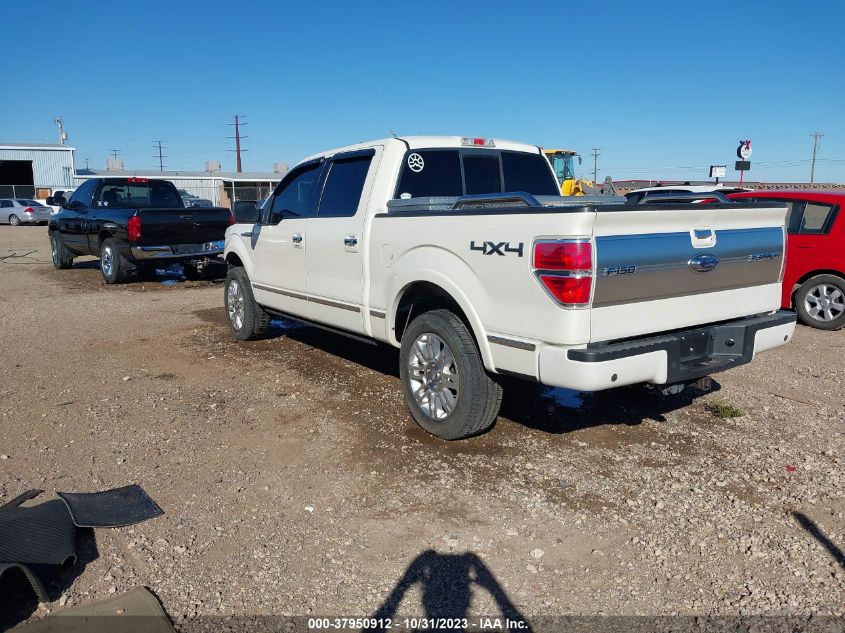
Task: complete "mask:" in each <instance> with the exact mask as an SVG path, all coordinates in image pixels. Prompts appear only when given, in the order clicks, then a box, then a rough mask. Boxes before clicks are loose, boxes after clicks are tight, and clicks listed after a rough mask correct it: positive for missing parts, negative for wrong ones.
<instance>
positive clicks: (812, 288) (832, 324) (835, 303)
mask: <svg viewBox="0 0 845 633" xmlns="http://www.w3.org/2000/svg"><path fill="white" fill-rule="evenodd" d="M793 305H794V306H795V311H796V312H797V313H798V318H799V319H801V322H802V323H803V324H804V325H809V326H810V327H814V328H818V329H820V330H838V329H839V328H841V327H843V326H845V279H842V277H837V276H836V275H816V276H815V277H810V278H809V279H808V280H807V281H805V282H804V283H803V284H801V286H800V287H799V288H798V290H797V291H796V292H795V298H794V300H793Z"/></svg>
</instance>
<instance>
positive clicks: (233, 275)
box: [223, 266, 270, 341]
mask: <svg viewBox="0 0 845 633" xmlns="http://www.w3.org/2000/svg"><path fill="white" fill-rule="evenodd" d="M223 304H224V306H225V307H226V321H228V323H229V328H230V329H231V330H232V334H234V335H235V338H236V339H238V340H241V341H252V340H255V339H259V338H264V337H265V336H267V333H268V332H269V331H270V315H269V314H268V313H267V311H266V310H265V309H264V308H262V307H261V306H260V305H258V303H257V302H256V301H255V296H254V295H253V294H252V285H251V284H250V281H249V276H248V275H247V274H246V271H245V270H244V269H243V268H241V267H240V266H231V267H230V268H229V272H228V274H227V275H226V283H225V284H224V285H223Z"/></svg>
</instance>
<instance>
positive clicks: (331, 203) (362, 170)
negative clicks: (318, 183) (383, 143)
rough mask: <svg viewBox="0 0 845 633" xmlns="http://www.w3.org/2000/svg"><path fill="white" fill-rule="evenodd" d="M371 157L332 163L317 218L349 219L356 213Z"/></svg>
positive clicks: (359, 157)
mask: <svg viewBox="0 0 845 633" xmlns="http://www.w3.org/2000/svg"><path fill="white" fill-rule="evenodd" d="M372 160H373V158H372V156H358V157H356V158H349V159H346V160H342V159H341V160H336V161H332V164H331V167H330V168H329V175H328V177H327V178H326V186H325V187H323V196H322V198H321V199H320V209H319V210H318V211H317V217H321V218H342V217H351V216H353V215H355V213H356V212H357V211H358V203H359V202H360V200H361V193H362V192H363V191H364V181H366V180H367V172H368V171H369V169H370V163H371V162H372Z"/></svg>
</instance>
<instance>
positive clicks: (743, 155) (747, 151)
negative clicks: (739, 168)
mask: <svg viewBox="0 0 845 633" xmlns="http://www.w3.org/2000/svg"><path fill="white" fill-rule="evenodd" d="M736 157H737V158H740V159H742V160H748V159H749V158H751V141H750V140H748V139H746V140H744V141H740V142H739V147H737V148H736Z"/></svg>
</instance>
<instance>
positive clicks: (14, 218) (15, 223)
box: [9, 213, 21, 226]
mask: <svg viewBox="0 0 845 633" xmlns="http://www.w3.org/2000/svg"><path fill="white" fill-rule="evenodd" d="M9 224H10V225H11V226H20V224H21V219H20V218H19V217H18V216H16V215H15V214H14V213H13V214H12V215H10V216H9Z"/></svg>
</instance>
